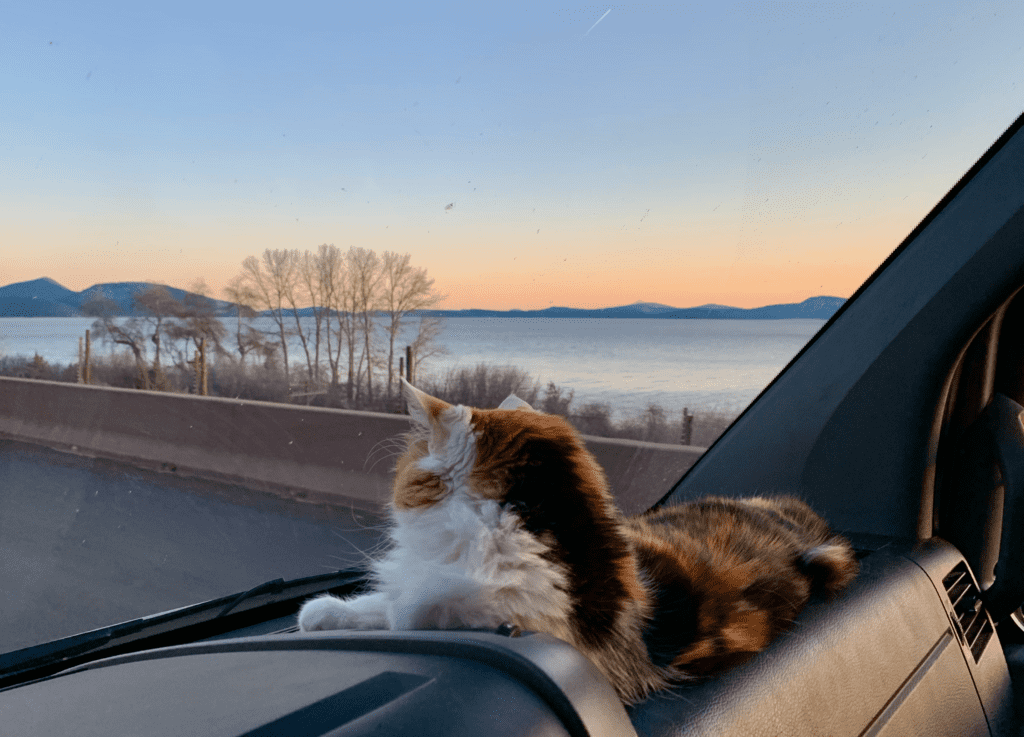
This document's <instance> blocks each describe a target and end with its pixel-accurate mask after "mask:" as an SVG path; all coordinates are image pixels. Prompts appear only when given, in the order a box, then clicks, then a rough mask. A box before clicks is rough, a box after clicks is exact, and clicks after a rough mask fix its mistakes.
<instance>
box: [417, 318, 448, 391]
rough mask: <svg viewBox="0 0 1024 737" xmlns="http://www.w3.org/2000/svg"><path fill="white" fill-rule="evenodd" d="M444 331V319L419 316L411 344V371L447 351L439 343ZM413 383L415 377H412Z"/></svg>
mask: <svg viewBox="0 0 1024 737" xmlns="http://www.w3.org/2000/svg"><path fill="white" fill-rule="evenodd" d="M443 330H444V318H443V317H433V316H431V315H421V316H420V320H419V324H418V326H417V328H416V337H415V338H413V340H412V343H411V344H410V345H411V347H412V365H413V369H412V370H413V371H416V370H418V367H419V366H420V365H422V364H423V362H424V361H426V360H427V359H428V358H433V357H434V356H442V355H444V354H446V353H447V352H448V351H447V350H446V349H445V347H444V346H443V345H441V343H440V342H439V340H438V339H439V338H440V337H441V333H442V331H443ZM413 381H415V376H414V377H413Z"/></svg>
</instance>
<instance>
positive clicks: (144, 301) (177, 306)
mask: <svg viewBox="0 0 1024 737" xmlns="http://www.w3.org/2000/svg"><path fill="white" fill-rule="evenodd" d="M132 299H133V302H134V303H135V309H136V310H137V311H139V312H141V313H142V323H143V324H144V325H145V326H146V332H147V334H148V336H147V337H148V338H149V340H150V341H152V343H153V345H154V346H155V347H156V350H155V352H154V354H153V371H154V372H156V376H157V377H158V381H159V380H160V379H159V377H160V375H161V373H162V371H163V369H162V368H161V366H160V349H161V347H162V345H163V339H164V337H165V336H166V335H167V328H168V327H169V326H170V325H171V324H173V323H172V322H171V321H172V320H173V319H174V318H176V317H179V316H180V315H181V311H182V305H181V302H179V301H178V300H177V299H175V298H174V296H173V295H172V294H171V293H170V291H168V289H167V287H165V286H162V285H160V284H154V285H153V286H151V287H149V288H148V289H145V290H143V291H142V292H139V293H137V294H135V295H133V297H132ZM168 337H170V336H168ZM170 340H172V341H173V340H174V338H173V337H170Z"/></svg>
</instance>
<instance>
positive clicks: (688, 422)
mask: <svg viewBox="0 0 1024 737" xmlns="http://www.w3.org/2000/svg"><path fill="white" fill-rule="evenodd" d="M692 440H693V415H691V414H690V409H689V408H688V407H683V432H682V437H681V438H680V439H679V442H680V443H682V444H683V445H690V444H691V442H690V441H692Z"/></svg>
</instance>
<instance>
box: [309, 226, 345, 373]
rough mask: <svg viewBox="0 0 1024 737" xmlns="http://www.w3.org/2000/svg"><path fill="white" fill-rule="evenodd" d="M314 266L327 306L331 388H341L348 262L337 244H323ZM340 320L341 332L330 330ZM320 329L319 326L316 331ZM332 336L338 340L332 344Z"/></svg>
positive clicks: (325, 320)
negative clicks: (346, 267) (340, 377)
mask: <svg viewBox="0 0 1024 737" xmlns="http://www.w3.org/2000/svg"><path fill="white" fill-rule="evenodd" d="M313 265H314V268H315V269H316V272H317V277H316V283H317V287H318V288H319V290H320V304H321V305H323V307H324V313H323V314H324V328H325V337H326V344H327V345H326V349H327V362H328V363H329V364H330V366H331V387H333V389H334V390H336V389H337V387H338V385H339V374H340V366H339V365H340V363H341V349H342V347H343V345H344V343H345V342H346V341H345V331H344V330H343V329H342V328H341V324H342V321H343V320H344V319H345V318H344V317H343V316H342V315H341V313H342V312H343V311H344V310H345V260H344V256H343V255H342V253H341V251H340V250H339V249H338V247H337V246H335V245H334V244H331V245H327V244H326V243H324V244H323V245H321V246H320V247H319V248H318V249H317V252H316V254H315V255H314V256H313ZM332 314H333V315H334V316H336V317H337V319H338V323H339V329H338V330H337V331H334V330H332V329H331V316H332ZM319 330H320V326H319V324H318V325H317V332H319ZM332 336H334V337H336V338H337V340H336V341H333V344H332V340H331V338H332Z"/></svg>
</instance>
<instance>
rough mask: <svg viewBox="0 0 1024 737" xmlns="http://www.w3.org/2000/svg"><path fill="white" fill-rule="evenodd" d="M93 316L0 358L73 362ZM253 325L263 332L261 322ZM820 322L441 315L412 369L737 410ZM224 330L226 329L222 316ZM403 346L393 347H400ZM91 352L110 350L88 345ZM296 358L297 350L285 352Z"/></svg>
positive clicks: (621, 400)
mask: <svg viewBox="0 0 1024 737" xmlns="http://www.w3.org/2000/svg"><path fill="white" fill-rule="evenodd" d="M92 323H93V320H92V318H86V317H73V318H48V317H32V318H17V317H14V318H0V355H4V354H6V355H24V356H29V357H31V356H32V355H33V354H35V353H39V355H41V356H42V357H43V358H45V359H46V360H47V361H49V362H50V363H63V364H67V363H72V362H75V361H77V356H78V338H79V337H80V336H84V335H85V331H86V329H87V328H89V327H90V326H91V325H92ZM255 323H256V324H257V325H258V326H260V327H263V328H264V329H269V328H270V327H272V323H271V321H270V320H269V319H268V318H260V319H258V320H256V321H255ZM824 323H825V321H824V320H655V319H631V320H621V319H593V318H587V319H571V318H564V319H563V318H523V319H516V318H449V319H447V320H445V323H444V330H443V332H442V335H441V339H440V342H441V344H443V345H444V346H445V348H446V350H447V354H446V355H444V356H440V357H436V358H432V359H430V361H428V362H426V363H425V364H424V365H423V366H421V367H419V369H418V373H419V374H420V375H423V374H424V373H435V374H439V373H443V372H445V371H446V370H448V369H450V368H453V367H462V366H468V367H472V366H474V365H476V364H477V363H490V364H497V365H512V366H518V367H520V368H522V369H525V370H526V371H528V372H530V374H532V375H533V376H534V377H535V378H537V379H538V380H539V381H540V382H541V383H542V386H544V385H546V384H547V382H549V381H553V382H555V384H557V385H558V386H560V387H562V388H563V389H566V390H569V389H571V390H573V391H574V392H575V398H574V400H573V406H575V407H579V406H580V405H581V404H583V403H586V402H606V403H608V404H609V405H611V407H612V408H613V410H614V411H615V414H616V415H617V416H622V415H624V414H625V415H631V414H633V413H635V412H637V411H640V410H642V409H644V408H645V407H646V406H647V405H648V403H651V402H654V403H656V404H659V405H661V406H662V407H664V408H665V409H666V410H668V411H670V412H679V411H681V410H682V408H683V407H689V408H690V409H691V410H693V409H717V410H721V411H727V412H735V411H738V410H740V409H742V408H743V407H745V406H746V405H747V404H749V403H750V401H751V400H752V399H753V398H754V397H756V396H757V394H758V393H759V392H760V391H761V389H763V388H764V387H765V386H766V385H767V384H768V383H769V382H770V381H771V380H772V379H773V378H774V377H775V375H776V374H778V372H779V371H780V370H781V369H782V368H783V367H784V366H785V365H786V363H787V362H788V361H789V360H790V359H791V358H792V357H793V356H794V355H796V353H797V352H798V351H799V350H800V348H802V347H803V346H804V344H805V343H807V341H808V340H809V339H810V338H811V337H812V336H813V335H814V334H815V333H816V332H817V331H818V330H819V329H820V328H821V326H822V325H824ZM225 325H226V326H227V327H229V328H230V327H231V326H232V323H231V322H230V321H228V320H225ZM407 337H408V336H407ZM405 342H406V341H405V340H404V339H403V340H402V341H401V345H403V346H404V345H405ZM93 350H94V352H96V353H97V354H101V355H102V354H104V353H108V352H109V350H110V349H109V348H108V347H106V346H103V345H102V344H100V345H94V347H93ZM289 350H290V352H291V356H293V357H298V356H299V355H300V353H301V351H300V350H299V349H298V345H297V344H296V346H295V347H294V348H290V349H289Z"/></svg>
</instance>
